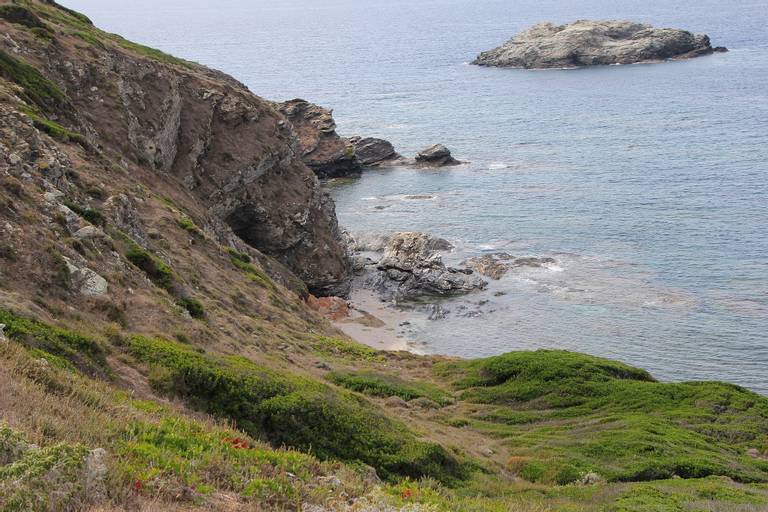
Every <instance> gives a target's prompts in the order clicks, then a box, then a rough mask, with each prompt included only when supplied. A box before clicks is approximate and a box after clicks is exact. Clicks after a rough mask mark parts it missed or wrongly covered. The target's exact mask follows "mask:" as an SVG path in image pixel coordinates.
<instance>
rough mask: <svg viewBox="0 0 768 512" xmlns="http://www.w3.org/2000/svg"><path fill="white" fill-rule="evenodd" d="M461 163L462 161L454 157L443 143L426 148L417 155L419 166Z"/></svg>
mask: <svg viewBox="0 0 768 512" xmlns="http://www.w3.org/2000/svg"><path fill="white" fill-rule="evenodd" d="M459 164H461V162H459V161H458V160H456V159H455V158H453V156H452V155H451V151H450V150H449V149H448V148H447V147H445V146H443V145H442V144H435V145H433V146H429V147H428V148H424V149H422V150H421V151H419V154H418V155H416V165H417V166H419V167H446V166H449V165H459Z"/></svg>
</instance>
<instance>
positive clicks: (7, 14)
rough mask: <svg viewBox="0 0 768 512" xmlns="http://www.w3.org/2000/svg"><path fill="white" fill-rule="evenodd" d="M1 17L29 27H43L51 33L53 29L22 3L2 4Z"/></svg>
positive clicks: (0, 7) (0, 6)
mask: <svg viewBox="0 0 768 512" xmlns="http://www.w3.org/2000/svg"><path fill="white" fill-rule="evenodd" d="M0 19H4V20H5V21H9V22H11V23H16V24H18V25H23V26H25V27H27V28H32V29H35V28H39V29H43V30H45V31H46V32H48V33H49V34H50V32H51V29H50V28H49V27H48V25H46V24H45V23H43V21H42V20H41V19H40V18H38V17H37V15H36V14H35V13H33V12H32V11H30V10H29V9H27V8H26V7H22V6H21V5H0Z"/></svg>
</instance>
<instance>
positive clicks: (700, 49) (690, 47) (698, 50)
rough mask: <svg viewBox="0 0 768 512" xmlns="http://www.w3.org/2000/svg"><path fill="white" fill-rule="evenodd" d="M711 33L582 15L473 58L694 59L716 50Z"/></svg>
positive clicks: (483, 61)
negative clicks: (577, 18) (594, 19)
mask: <svg viewBox="0 0 768 512" xmlns="http://www.w3.org/2000/svg"><path fill="white" fill-rule="evenodd" d="M725 51H727V49H726V48H724V47H713V46H712V43H711V42H710V40H709V36H706V35H703V34H702V35H699V34H693V33H691V32H688V31H687V30H679V29H671V28H654V27H652V26H650V25H645V24H642V23H634V22H631V21H617V20H609V21H589V20H580V21H576V22H575V23H570V24H567V25H554V24H552V23H540V24H538V25H534V26H533V27H531V28H529V29H527V30H525V31H523V32H520V33H519V34H517V35H516V36H515V37H513V38H512V39H510V40H509V41H508V42H506V43H504V44H503V45H501V46H499V47H497V48H494V49H493V50H489V51H486V52H482V53H481V54H480V55H479V56H478V57H477V59H475V60H474V61H473V62H472V64H476V65H478V66H494V67H507V68H524V69H545V68H579V67H586V66H601V65H610V64H635V63H639V62H654V61H663V60H669V59H689V58H693V57H699V56H701V55H709V54H711V53H714V52H725Z"/></svg>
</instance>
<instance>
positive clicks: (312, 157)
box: [279, 99, 361, 178]
mask: <svg viewBox="0 0 768 512" xmlns="http://www.w3.org/2000/svg"><path fill="white" fill-rule="evenodd" d="M279 109H280V112H282V113H283V114H284V115H285V117H286V118H288V120H289V121H290V122H291V125H292V126H293V130H294V132H295V134H296V137H297V138H298V141H299V150H300V152H301V158H302V160H303V161H304V163H305V164H307V166H308V167H309V168H310V169H312V170H313V171H315V174H317V176H318V177H320V178H343V177H348V176H359V175H360V171H361V163H360V161H359V160H358V159H357V158H356V157H355V148H354V146H353V145H352V144H351V143H350V142H349V141H347V140H346V139H343V138H341V137H339V135H338V134H337V133H336V121H334V119H333V111H331V110H328V109H325V108H323V107H320V106H318V105H315V104H313V103H309V102H308V101H305V100H302V99H295V100H290V101H286V102H284V103H280V104H279Z"/></svg>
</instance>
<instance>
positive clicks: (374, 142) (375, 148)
mask: <svg viewBox="0 0 768 512" xmlns="http://www.w3.org/2000/svg"><path fill="white" fill-rule="evenodd" d="M347 140H348V141H349V143H350V144H352V146H354V148H355V156H356V157H357V159H358V161H359V162H360V164H361V165H363V166H365V167H381V166H384V165H396V163H397V162H398V161H400V160H402V156H400V154H399V153H398V152H397V151H395V147H394V146H393V145H392V143H391V142H389V141H388V140H384V139H377V138H375V137H349V138H348V139H347Z"/></svg>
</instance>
